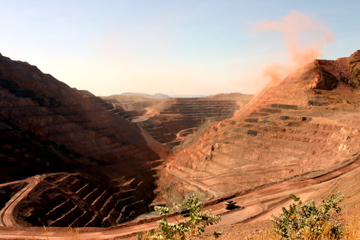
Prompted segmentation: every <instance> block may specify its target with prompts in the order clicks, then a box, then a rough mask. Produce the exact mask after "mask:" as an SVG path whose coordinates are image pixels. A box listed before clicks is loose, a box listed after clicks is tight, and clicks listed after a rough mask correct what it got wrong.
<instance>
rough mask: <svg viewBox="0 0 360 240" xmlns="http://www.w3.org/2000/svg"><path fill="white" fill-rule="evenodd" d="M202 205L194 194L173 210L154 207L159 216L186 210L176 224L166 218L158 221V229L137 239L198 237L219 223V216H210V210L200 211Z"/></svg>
mask: <svg viewBox="0 0 360 240" xmlns="http://www.w3.org/2000/svg"><path fill="white" fill-rule="evenodd" d="M203 207H204V204H203V203H202V202H200V200H199V198H198V197H197V195H196V194H193V195H191V196H190V197H189V199H188V200H187V201H186V202H185V203H183V204H181V205H179V204H177V205H175V206H174V207H173V208H171V209H170V208H168V207H155V210H156V211H159V212H160V215H163V214H167V213H170V212H173V211H176V210H180V209H186V211H181V212H182V213H181V216H182V217H186V219H185V220H183V221H178V222H177V223H169V222H168V221H167V219H166V218H163V219H161V220H160V221H158V229H156V230H153V231H149V232H148V233H147V234H146V236H140V235H139V236H138V239H181V240H183V239H191V236H194V235H200V234H202V233H203V232H204V231H205V227H206V226H209V225H213V224H215V223H218V222H219V221H220V216H219V215H210V213H211V210H206V211H202V208H203Z"/></svg>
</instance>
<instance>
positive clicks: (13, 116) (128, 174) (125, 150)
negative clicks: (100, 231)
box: [0, 55, 161, 227]
mask: <svg viewBox="0 0 360 240" xmlns="http://www.w3.org/2000/svg"><path fill="white" fill-rule="evenodd" d="M0 136H1V139H0V149H1V153H0V164H1V168H0V173H1V174H0V182H1V183H4V182H9V181H15V180H21V179H24V178H26V177H30V176H34V175H36V174H39V175H41V177H40V178H41V179H42V182H44V184H38V185H37V186H36V187H35V188H34V189H33V190H32V191H33V192H37V193H39V194H30V195H29V196H30V197H29V198H28V199H24V200H23V201H22V203H21V209H22V210H21V211H20V212H19V214H18V216H19V217H20V218H21V219H22V220H21V223H22V224H24V225H40V226H43V225H53V226H64V224H65V225H66V223H69V224H70V222H69V221H70V220H69V219H71V220H72V222H74V226H79V227H81V226H84V225H89V226H108V225H112V224H116V223H119V222H122V221H125V220H128V219H129V218H133V217H135V216H136V215H137V214H139V213H141V212H144V211H146V206H147V204H148V203H149V202H151V200H152V198H154V195H153V193H152V191H153V188H154V178H155V176H154V171H153V170H152V168H153V167H155V166H157V165H159V164H160V163H161V161H158V159H159V156H158V154H157V153H155V152H154V151H153V150H152V149H150V148H149V146H148V145H147V142H146V141H145V139H144V138H143V136H142V135H141V132H140V130H139V128H138V127H137V126H136V125H135V124H133V123H131V122H130V121H128V120H127V119H125V118H124V117H122V116H120V115H119V110H118V109H115V108H114V107H113V106H112V105H111V104H109V103H107V102H104V101H103V100H102V99H101V98H98V97H95V96H94V95H92V94H91V93H89V92H87V91H78V90H77V89H73V88H70V87H69V86H67V85H66V84H64V83H62V82H60V81H58V80H56V79H55V78H53V77H52V76H51V75H48V74H43V73H42V72H41V71H40V70H39V69H38V68H37V67H35V66H32V65H30V64H28V63H26V62H20V61H12V60H11V59H9V58H6V57H3V56H2V55H0ZM74 171H76V172H78V173H81V174H78V175H71V174H70V173H66V172H74ZM57 172H62V174H61V176H60V177H54V178H50V177H46V176H47V174H49V173H57ZM68 177H70V178H68ZM84 177H85V178H84ZM59 179H60V180H64V181H65V180H69V179H72V180H71V181H70V180H69V181H70V182H71V183H74V184H75V183H76V184H77V185H76V187H72V188H71V189H67V188H66V189H65V190H64V186H63V185H61V184H60V183H61V181H59ZM74 179H75V180H74ZM76 179H77V180H76ZM84 179H86V180H84ZM45 183H46V184H45ZM88 185H89V186H88ZM49 186H51V187H50V188H48V187H49ZM85 186H88V187H85ZM1 188H3V187H1ZM81 189H82V190H81ZM4 192H6V191H4ZM75 195H78V197H74V196H75ZM69 196H70V197H69ZM71 196H72V197H71ZM81 198H84V199H85V200H83V201H82V202H81V201H77V200H76V199H81ZM6 199H8V198H6ZM109 199H111V200H109ZM124 199H125V200H124ZM84 201H85V202H86V204H85V203H84ZM99 202H100V203H101V204H105V203H106V209H105V210H101V209H102V208H103V207H105V206H100V205H101V204H100V205H99ZM134 203H136V204H134ZM49 206H51V207H49ZM61 206H62V207H61ZM89 206H90V208H89V209H87V207H89ZM24 209H25V210H24ZM26 209H27V210H26ZM54 209H55V210H54ZM56 209H60V210H59V211H57V212H56ZM61 209H62V210H61ZM124 209H126V210H124ZM49 211H50V212H49ZM54 211H55V212H54ZM64 211H65V212H66V211H69V212H70V213H69V216H70V215H71V217H70V218H69V219H67V220H66V221H65V220H61V219H58V218H60V217H61V216H62V213H64ZM87 211H89V213H86V214H85V212H87ZM100 211H102V212H100ZM121 211H124V212H123V213H124V214H122V215H121V214H120V213H121ZM89 214H90V215H89ZM83 215H84V216H83ZM120 215H121V216H122V217H121V216H120ZM44 216H49V217H48V218H47V217H45V218H44ZM129 216H130V217H129ZM78 218H80V220H77V219H78ZM36 219H37V220H36ZM39 219H40V220H39ZM41 219H42V220H41ZM84 219H85V220H84ZM89 219H90V220H89ZM109 219H110V220H109ZM26 221H27V223H25V222H26ZM89 222H90V223H89Z"/></svg>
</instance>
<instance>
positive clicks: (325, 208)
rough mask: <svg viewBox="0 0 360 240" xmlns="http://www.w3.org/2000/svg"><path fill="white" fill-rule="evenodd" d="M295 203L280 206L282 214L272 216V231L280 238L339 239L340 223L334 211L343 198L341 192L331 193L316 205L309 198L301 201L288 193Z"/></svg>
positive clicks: (338, 210) (340, 232) (341, 228)
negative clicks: (307, 200) (286, 206)
mask: <svg viewBox="0 0 360 240" xmlns="http://www.w3.org/2000/svg"><path fill="white" fill-rule="evenodd" d="M290 198H291V199H293V200H294V201H295V202H296V203H294V204H291V205H290V207H289V209H286V208H284V207H283V208H282V211H283V212H282V214H280V215H279V216H273V218H274V220H272V222H273V223H274V231H275V233H276V234H277V235H278V236H279V237H280V239H341V237H342V235H343V225H342V223H340V222H338V221H336V219H335V218H334V214H335V213H339V212H340V211H341V208H340V207H339V206H338V204H339V203H340V202H341V201H342V199H343V198H344V196H343V195H341V194H332V195H331V196H330V197H328V198H327V199H325V200H324V201H322V203H321V204H320V205H319V206H316V204H315V201H314V200H311V201H309V202H307V203H303V202H302V201H301V200H300V198H298V197H296V196H295V195H293V194H290Z"/></svg>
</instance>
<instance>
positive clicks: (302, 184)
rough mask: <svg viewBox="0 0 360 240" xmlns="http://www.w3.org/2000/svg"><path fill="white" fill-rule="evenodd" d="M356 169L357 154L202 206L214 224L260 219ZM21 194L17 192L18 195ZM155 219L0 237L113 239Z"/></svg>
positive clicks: (7, 232)
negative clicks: (308, 174) (228, 205)
mask: <svg viewBox="0 0 360 240" xmlns="http://www.w3.org/2000/svg"><path fill="white" fill-rule="evenodd" d="M359 173H360V158H359V157H358V158H357V159H356V160H355V161H354V162H352V163H350V164H348V165H346V166H343V167H341V168H338V169H336V170H334V171H332V172H329V173H325V174H323V175H321V176H317V177H313V178H310V179H305V180H299V181H294V180H293V181H287V182H282V183H279V184H275V185H272V186H268V187H264V188H262V189H258V190H254V191H252V192H250V193H247V194H244V195H241V196H236V197H233V198H230V199H227V201H228V200H232V201H236V202H237V203H238V204H240V205H241V206H242V207H244V208H242V209H235V210H232V211H228V210H226V209H225V201H221V202H218V203H214V204H212V205H210V206H207V207H205V209H212V214H221V217H222V220H221V222H220V223H219V224H218V225H217V226H219V225H228V224H231V223H235V222H242V221H245V220H249V219H253V220H257V219H260V220H264V219H267V218H269V216H270V214H271V213H276V212H279V211H281V208H280V207H281V206H286V205H287V204H289V203H291V201H290V199H289V197H288V195H289V194H290V193H293V194H295V195H298V196H300V197H301V198H302V199H303V200H304V201H305V200H307V199H308V198H309V197H310V196H311V195H312V194H313V193H315V192H317V191H318V190H321V189H323V188H324V187H326V185H327V184H331V183H332V182H333V181H335V180H337V179H340V178H346V177H349V175H350V174H359ZM34 181H35V180H34ZM32 187H33V186H32ZM25 188H26V187H25ZM28 189H29V188H27V189H26V190H25V191H24V192H28ZM24 194H25V193H24ZM24 194H21V196H23V195H24ZM20 198H21V197H18V198H17V199H15V200H14V202H13V204H16V202H18V201H19V199H20ZM158 219H159V218H158V217H157V218H149V219H146V220H145V221H146V222H145V223H144V221H143V220H140V221H135V222H130V223H124V224H121V225H118V226H115V227H110V228H79V229H64V228H53V227H49V228H39V227H31V228H21V227H1V228H0V239H49V240H55V239H56V240H57V239H59V240H60V239H62V240H66V239H69V240H70V239H82V240H85V239H86V240H90V239H99V240H100V239H113V238H116V237H125V236H130V235H135V234H136V233H139V232H142V231H147V230H150V229H154V228H156V227H157V220H158ZM179 219H181V217H180V216H179V215H175V216H173V217H168V221H169V222H176V221H178V220H179Z"/></svg>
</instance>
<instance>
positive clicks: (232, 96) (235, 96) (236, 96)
mask: <svg viewBox="0 0 360 240" xmlns="http://www.w3.org/2000/svg"><path fill="white" fill-rule="evenodd" d="M253 97H254V95H251V94H242V93H220V94H216V95H211V96H207V97H206V98H208V99H213V100H235V101H239V100H241V101H250V100H251V99H252V98H253Z"/></svg>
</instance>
